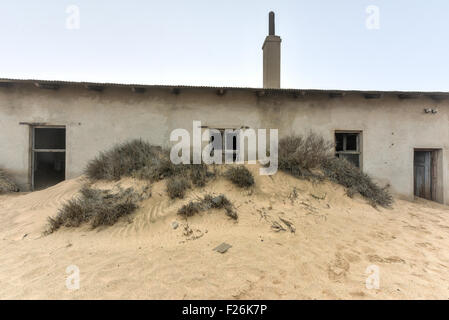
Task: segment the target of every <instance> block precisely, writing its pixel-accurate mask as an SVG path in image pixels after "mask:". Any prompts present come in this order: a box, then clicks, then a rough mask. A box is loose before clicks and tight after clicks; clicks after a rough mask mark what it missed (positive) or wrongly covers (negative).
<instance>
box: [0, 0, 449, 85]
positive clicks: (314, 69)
mask: <svg viewBox="0 0 449 320" xmlns="http://www.w3.org/2000/svg"><path fill="white" fill-rule="evenodd" d="M71 5H72V6H73V5H74V6H76V8H77V9H78V10H79V29H70V28H73V26H75V27H76V19H75V20H73V17H74V16H73V13H74V11H73V9H72V10H69V11H67V9H68V8H69V6H71ZM372 6H375V7H374V8H377V9H376V10H378V13H379V14H378V19H376V15H375V13H373V11H372V10H373V9H372ZM368 8H371V9H368ZM367 9H368V11H369V12H367ZM270 10H273V11H275V13H276V34H277V35H279V36H281V38H282V75H281V86H282V87H283V88H315V89H366V90H369V89H371V90H417V91H449V1H447V0H338V1H336V0H307V1H306V0H295V1H293V0H289V1H286V0H276V1H273V0H271V1H268V0H244V1H243V0H239V1H237V0H227V1H216V0H188V1H187V0H184V1H174V0H173V1H170V0H163V1H162V0H160V1H149V0H126V1H125V0H120V1H119V0H72V1H65V0H40V1H36V0H14V1H6V0H2V1H1V3H0V39H1V42H0V58H1V59H0V78H24V79H27V78H33V79H49V80H50V79H51V80H70V81H92V82H120V83H142V84H173V85H211V86H244V87H261V86H262V50H261V47H262V44H263V41H264V38H265V36H266V34H267V32H268V12H269V11H270ZM367 19H368V26H369V27H368V26H367ZM373 19H374V20H373ZM74 21H75V23H74ZM67 23H68V25H69V27H70V28H67ZM373 28H374V29H373Z"/></svg>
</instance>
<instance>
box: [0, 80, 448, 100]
mask: <svg viewBox="0 0 449 320" xmlns="http://www.w3.org/2000/svg"><path fill="white" fill-rule="evenodd" d="M0 83H4V84H5V83H12V84H13V83H30V84H42V85H45V84H47V85H59V86H85V87H89V86H90V87H129V88H159V89H164V88H165V89H177V88H179V89H215V90H219V89H225V90H245V91H246V90H248V91H255V92H260V91H266V92H271V93H276V92H278V93H283V92H284V93H298V94H301V93H318V94H319V93H324V94H335V95H336V96H338V95H339V94H340V95H345V94H362V95H379V94H380V95H385V94H387V95H389V94H392V95H399V96H400V95H404V96H410V95H424V96H434V97H437V96H440V97H444V98H446V97H448V98H449V92H444V91H379V90H342V89H336V90H332V89H294V88H280V89H278V88H255V87H228V86H192V85H153V84H130V83H110V82H77V81H61V80H39V79H11V78H0Z"/></svg>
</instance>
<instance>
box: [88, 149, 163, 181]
mask: <svg viewBox="0 0 449 320" xmlns="http://www.w3.org/2000/svg"><path fill="white" fill-rule="evenodd" d="M164 157H165V158H166V156H165V155H164V151H163V150H162V148H161V147H158V146H153V145H150V144H149V143H147V142H144V141H142V140H132V141H130V142H126V143H122V144H119V145H117V146H115V147H113V148H112V149H111V150H109V151H106V152H102V153H100V155H99V156H98V157H96V158H95V159H94V160H92V161H90V162H89V163H88V165H87V168H86V175H87V176H88V177H89V178H91V179H94V180H100V179H105V180H119V179H120V178H121V177H124V176H132V175H133V173H136V172H139V171H140V170H144V168H146V171H145V172H146V174H147V177H148V178H151V179H155V178H158V177H159V174H161V173H163V171H164V169H165V167H166V166H167V163H166V162H164V160H166V159H164ZM168 161H169V159H168ZM170 164H171V163H170Z"/></svg>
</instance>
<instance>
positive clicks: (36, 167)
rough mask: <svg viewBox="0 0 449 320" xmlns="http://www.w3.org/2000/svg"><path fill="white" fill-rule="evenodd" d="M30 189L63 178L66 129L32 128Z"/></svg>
mask: <svg viewBox="0 0 449 320" xmlns="http://www.w3.org/2000/svg"><path fill="white" fill-rule="evenodd" d="M32 130H33V133H32V135H33V136H32V140H33V141H32V143H33V148H32V168H31V172H32V189H33V190H41V189H45V188H48V187H51V186H53V185H55V184H58V183H59V182H61V181H64V180H65V153H66V150H65V149H66V130H65V128H64V127H33V128H32Z"/></svg>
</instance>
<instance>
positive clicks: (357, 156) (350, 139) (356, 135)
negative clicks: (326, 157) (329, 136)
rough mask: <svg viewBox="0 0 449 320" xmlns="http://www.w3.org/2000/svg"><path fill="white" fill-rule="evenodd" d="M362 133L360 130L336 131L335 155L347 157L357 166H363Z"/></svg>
mask: <svg viewBox="0 0 449 320" xmlns="http://www.w3.org/2000/svg"><path fill="white" fill-rule="evenodd" d="M360 140H361V133H360V132H336V133H335V156H336V157H338V158H345V159H346V160H348V161H349V162H351V163H352V164H354V165H355V166H356V167H358V168H360V167H361V154H362V152H361V141H360Z"/></svg>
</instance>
